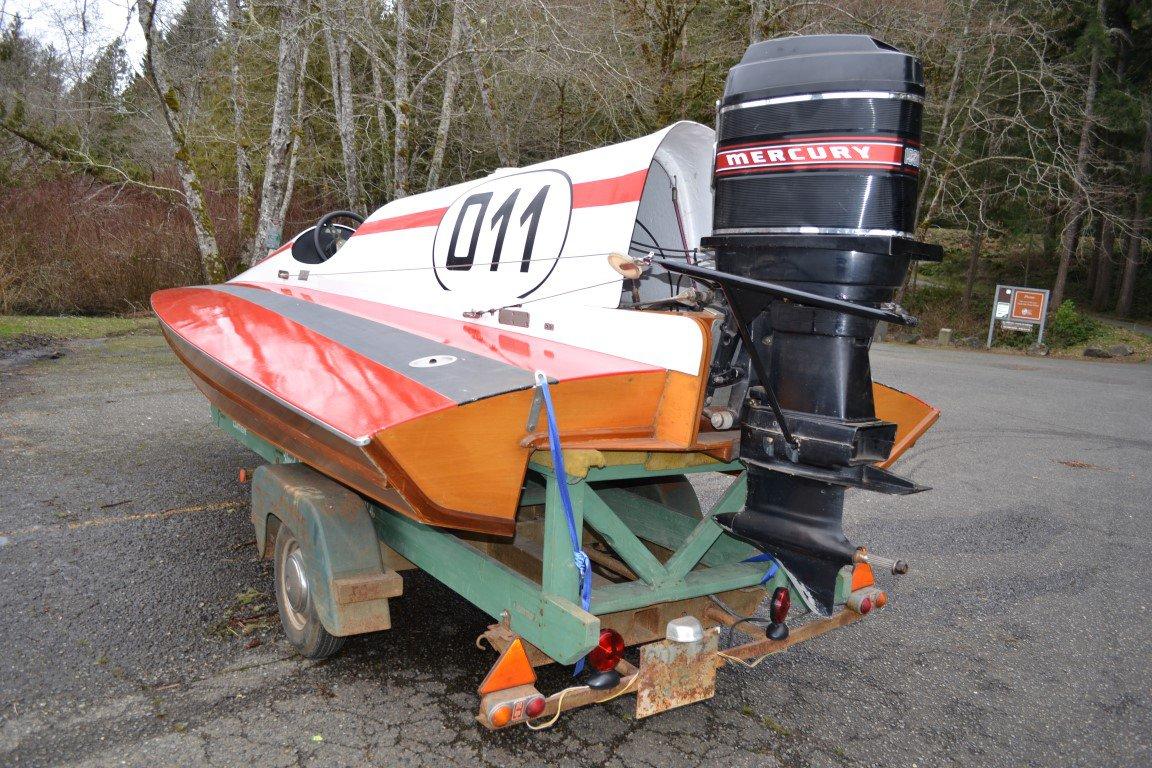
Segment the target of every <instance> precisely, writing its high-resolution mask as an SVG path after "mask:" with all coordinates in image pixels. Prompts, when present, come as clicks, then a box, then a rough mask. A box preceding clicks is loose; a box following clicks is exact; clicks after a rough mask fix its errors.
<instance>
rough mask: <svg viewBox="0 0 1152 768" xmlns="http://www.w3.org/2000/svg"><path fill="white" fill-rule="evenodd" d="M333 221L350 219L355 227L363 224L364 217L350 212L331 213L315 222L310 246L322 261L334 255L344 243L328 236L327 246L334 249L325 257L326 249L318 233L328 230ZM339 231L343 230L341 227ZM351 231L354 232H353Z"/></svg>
mask: <svg viewBox="0 0 1152 768" xmlns="http://www.w3.org/2000/svg"><path fill="white" fill-rule="evenodd" d="M335 219H352V221H354V222H356V225H357V226H359V225H361V224H363V223H364V217H363V216H361V215H360V214H358V213H354V212H352V211H332V212H330V213H326V214H324V215H323V216H321V217H320V221H318V222H316V227H315V228H314V229H313V230H312V245H314V246H315V247H316V254H317V256H319V257H321V258H322V259H324V260H326V259H329V258H331V257H332V256H333V255H335V253H336V251H338V250H340V246H342V245H343V244H344V241H343V240H340V239H338V238H337V236H336V235H334V234H333V235H330V236H329V239H328V245H329V246H333V245H334V246H335V248H334V249H333V250H332V253H329V254H326V255H325V251H326V250H327V248H325V247H324V243H323V241H321V239H320V233H321V232H322V231H323V230H324V229H326V228H328V227H329V226H330V225H331V224H332V221H333V220H335ZM341 229H344V227H341ZM351 231H353V232H354V231H355V230H351ZM345 239H347V238H345Z"/></svg>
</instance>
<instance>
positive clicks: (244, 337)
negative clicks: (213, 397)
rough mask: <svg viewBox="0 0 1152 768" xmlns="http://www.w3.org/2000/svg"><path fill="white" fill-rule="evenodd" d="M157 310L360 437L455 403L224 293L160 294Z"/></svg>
mask: <svg viewBox="0 0 1152 768" xmlns="http://www.w3.org/2000/svg"><path fill="white" fill-rule="evenodd" d="M152 307H153V309H155V310H156V314H157V315H158V316H159V318H160V320H161V321H163V322H164V324H165V325H167V326H168V328H170V329H171V331H172V332H173V333H175V334H177V335H179V336H180V338H182V339H184V340H185V341H187V342H188V343H189V344H191V345H193V346H195V347H196V348H197V349H199V350H201V351H202V352H204V353H205V354H207V355H208V356H210V357H211V358H212V359H214V360H216V361H218V362H219V363H221V364H222V365H224V366H226V367H227V368H228V369H229V370H231V371H233V372H234V373H236V374H238V375H240V376H242V377H244V378H245V379H247V380H249V381H251V382H253V383H254V384H256V385H258V386H259V387H261V388H262V389H264V390H266V391H268V392H271V393H273V394H275V395H276V396H277V397H279V398H280V399H281V400H283V401H284V402H286V403H288V404H289V405H291V406H292V407H293V408H296V409H297V410H299V411H301V412H302V413H305V414H307V415H308V416H310V417H312V418H314V419H316V420H317V421H319V422H321V423H323V424H327V425H329V426H330V427H332V428H333V429H335V430H337V431H339V432H341V433H343V434H345V435H347V436H349V437H352V438H360V437H366V436H368V435H371V434H373V433H375V432H377V431H379V430H381V429H385V428H387V427H390V426H394V425H396V424H400V423H403V422H405V421H409V420H411V419H414V418H417V417H419V416H423V415H426V414H429V413H434V412H436V411H440V410H444V409H446V408H451V407H453V406H454V405H455V403H454V402H453V401H452V400H450V399H448V398H447V397H445V396H443V395H441V394H440V393H438V392H435V391H433V390H431V389H429V388H427V387H425V386H423V385H421V384H419V383H417V382H415V381H412V380H411V379H409V378H407V377H405V376H402V375H400V374H399V373H396V372H395V371H393V370H391V369H390V368H387V367H385V366H382V365H380V364H379V363H376V362H374V361H372V360H369V359H368V358H366V357H364V356H363V355H360V354H359V353H357V352H354V351H352V350H350V349H348V348H346V347H344V346H341V345H340V344H337V343H335V342H333V341H332V340H330V339H328V338H327V337H325V336H322V335H320V334H318V333H316V332H314V331H312V330H309V329H308V328H306V327H304V326H303V325H300V324H298V323H295V322H293V321H291V320H289V319H287V318H285V317H283V316H281V315H279V314H277V313H275V312H272V311H270V310H267V309H264V308H263V307H259V306H256V305H255V304H252V303H251V302H248V301H245V300H244V299H241V298H239V297H236V296H232V295H229V294H227V293H223V292H221V291H214V290H211V289H207V288H174V289H171V290H167V291H160V292H159V293H156V294H154V295H153V296H152Z"/></svg>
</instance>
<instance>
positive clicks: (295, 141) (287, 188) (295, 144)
mask: <svg viewBox="0 0 1152 768" xmlns="http://www.w3.org/2000/svg"><path fill="white" fill-rule="evenodd" d="M307 69H308V47H307V46H304V54H303V56H302V57H301V59H300V72H301V76H300V77H297V78H296V119H295V120H293V130H292V144H291V146H290V147H289V148H288V181H287V182H286V183H285V185H284V193H283V196H282V197H281V199H280V207H279V208H278V209H277V216H279V220H280V226H281V227H283V226H284V222H285V221H287V220H288V206H289V205H291V204H292V192H293V191H294V190H295V188H296V160H297V159H298V158H299V157H300V134H301V130H302V128H303V125H304V85H305V79H306V78H304V77H303V73H304V72H305V71H306V70H307Z"/></svg>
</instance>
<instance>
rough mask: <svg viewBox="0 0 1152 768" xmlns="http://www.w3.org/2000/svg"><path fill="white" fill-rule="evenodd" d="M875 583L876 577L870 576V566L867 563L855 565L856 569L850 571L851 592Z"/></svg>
mask: <svg viewBox="0 0 1152 768" xmlns="http://www.w3.org/2000/svg"><path fill="white" fill-rule="evenodd" d="M875 583H876V577H875V576H873V575H872V566H870V565H868V563H856V567H855V568H853V569H852V591H853V592H855V591H856V590H858V589H864V587H870V586H872V585H873V584H875Z"/></svg>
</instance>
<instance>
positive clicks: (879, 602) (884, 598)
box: [875, 592, 888, 608]
mask: <svg viewBox="0 0 1152 768" xmlns="http://www.w3.org/2000/svg"><path fill="white" fill-rule="evenodd" d="M875 602H876V607H877V608H883V607H884V606H886V605H888V593H887V592H877V593H876V601H875Z"/></svg>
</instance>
